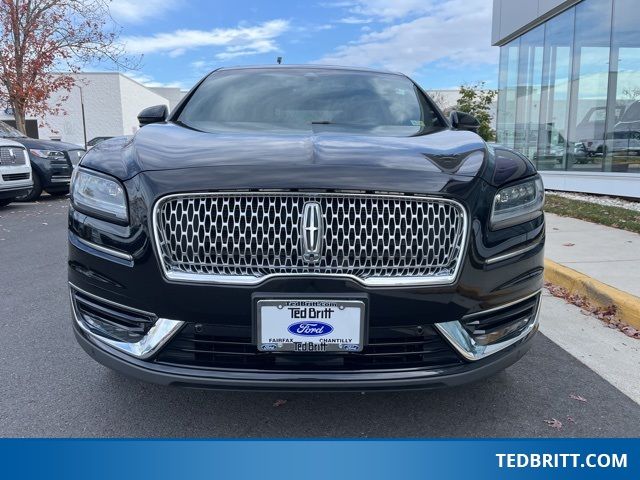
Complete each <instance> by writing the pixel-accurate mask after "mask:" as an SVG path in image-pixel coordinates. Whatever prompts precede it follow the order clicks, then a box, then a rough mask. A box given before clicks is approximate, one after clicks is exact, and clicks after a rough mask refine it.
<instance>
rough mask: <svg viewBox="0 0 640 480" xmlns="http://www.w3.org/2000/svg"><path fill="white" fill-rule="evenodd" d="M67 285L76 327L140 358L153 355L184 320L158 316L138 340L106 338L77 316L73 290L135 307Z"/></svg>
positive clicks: (94, 337)
mask: <svg viewBox="0 0 640 480" xmlns="http://www.w3.org/2000/svg"><path fill="white" fill-rule="evenodd" d="M69 287H70V288H69V297H70V299H71V311H72V313H73V319H74V321H75V322H76V325H78V328H80V330H82V331H83V332H84V333H85V334H86V335H87V336H89V337H91V338H92V339H94V340H96V341H98V342H101V343H104V344H105V345H108V346H110V347H113V348H115V349H117V350H120V351H121V352H124V353H127V354H129V355H131V356H133V357H136V358H139V359H141V360H144V359H147V358H149V357H151V356H153V355H154V354H155V353H157V352H158V350H160V348H162V346H163V345H164V344H166V343H167V342H168V341H169V340H170V339H171V337H173V336H174V335H175V334H176V333H177V332H178V330H180V328H181V327H182V326H183V325H184V322H182V321H179V320H169V319H167V318H159V319H158V320H157V321H156V323H155V324H154V325H153V327H151V329H150V330H149V332H148V333H147V334H146V335H145V336H144V337H143V338H142V339H141V340H140V341H139V342H136V343H127V342H120V341H117V340H113V339H111V338H106V337H103V336H101V335H98V334H96V333H95V332H93V331H92V330H91V329H90V328H89V327H87V326H86V324H85V323H84V322H83V321H82V320H81V319H80V318H79V316H78V311H77V307H76V302H75V299H74V297H73V290H77V291H78V292H81V293H82V294H84V295H87V296H89V297H92V298H95V299H98V300H100V301H102V302H105V303H109V304H111V305H114V306H118V307H121V308H124V309H129V310H136V309H133V308H130V307H127V306H126V305H121V304H119V303H116V302H111V301H109V300H106V299H104V298H101V297H98V296H96V295H93V294H91V293H88V292H85V291H84V290H81V289H80V288H78V287H76V286H75V285H73V284H72V283H71V282H69ZM138 311H139V310H138Z"/></svg>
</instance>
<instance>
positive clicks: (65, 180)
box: [50, 177, 71, 183]
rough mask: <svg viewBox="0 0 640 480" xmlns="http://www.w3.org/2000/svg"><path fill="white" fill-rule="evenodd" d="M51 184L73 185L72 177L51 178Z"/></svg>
mask: <svg viewBox="0 0 640 480" xmlns="http://www.w3.org/2000/svg"><path fill="white" fill-rule="evenodd" d="M50 181H51V183H71V177H51V180H50Z"/></svg>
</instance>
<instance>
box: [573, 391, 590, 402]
mask: <svg viewBox="0 0 640 480" xmlns="http://www.w3.org/2000/svg"><path fill="white" fill-rule="evenodd" d="M569 398H570V399H572V400H578V401H579V402H584V403H587V399H586V398H584V397H581V396H580V395H574V394H573V393H572V394H571V395H569Z"/></svg>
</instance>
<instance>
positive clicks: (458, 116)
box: [449, 110, 480, 133]
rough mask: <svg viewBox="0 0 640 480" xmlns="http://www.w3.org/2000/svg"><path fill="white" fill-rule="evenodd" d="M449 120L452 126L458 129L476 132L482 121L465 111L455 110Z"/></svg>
mask: <svg viewBox="0 0 640 480" xmlns="http://www.w3.org/2000/svg"><path fill="white" fill-rule="evenodd" d="M449 120H450V121H451V126H452V127H453V128H457V129H458V130H468V131H470V132H476V133H478V130H480V122H479V121H478V119H477V118H476V117H474V116H473V115H469V114H468V113H465V112H460V111H457V110H454V111H453V112H451V114H450V115H449Z"/></svg>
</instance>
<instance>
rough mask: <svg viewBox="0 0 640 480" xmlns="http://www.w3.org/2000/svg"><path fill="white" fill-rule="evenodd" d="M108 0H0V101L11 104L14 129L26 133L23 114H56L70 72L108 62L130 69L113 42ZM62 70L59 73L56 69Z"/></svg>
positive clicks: (71, 83)
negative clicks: (54, 96)
mask: <svg viewBox="0 0 640 480" xmlns="http://www.w3.org/2000/svg"><path fill="white" fill-rule="evenodd" d="M109 3H110V0H0V101H3V102H4V103H5V104H9V105H11V106H12V107H13V111H14V114H15V118H16V127H17V128H18V130H20V131H21V132H23V133H26V127H25V117H26V114H27V112H29V113H30V114H34V115H39V116H43V115H44V114H46V113H50V114H54V115H55V114H59V113H61V112H62V111H63V110H62V102H64V100H66V96H64V95H63V96H62V97H60V99H59V101H58V103H56V104H53V105H50V104H49V103H48V100H49V98H50V97H51V95H52V94H53V93H54V92H57V91H61V90H62V91H67V92H69V91H70V90H71V88H73V86H74V84H75V78H74V76H73V74H74V73H77V72H79V71H80V69H81V68H83V67H84V66H86V65H88V64H91V63H97V62H102V61H109V62H111V63H113V64H115V65H116V66H121V67H124V68H135V66H136V63H137V60H136V59H132V58H130V57H127V56H126V55H125V52H124V50H123V47H122V45H121V44H119V43H118V36H119V33H120V32H119V29H118V27H117V25H116V24H115V22H113V20H112V18H111V15H110V13H109ZM59 72H64V73H59Z"/></svg>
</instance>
